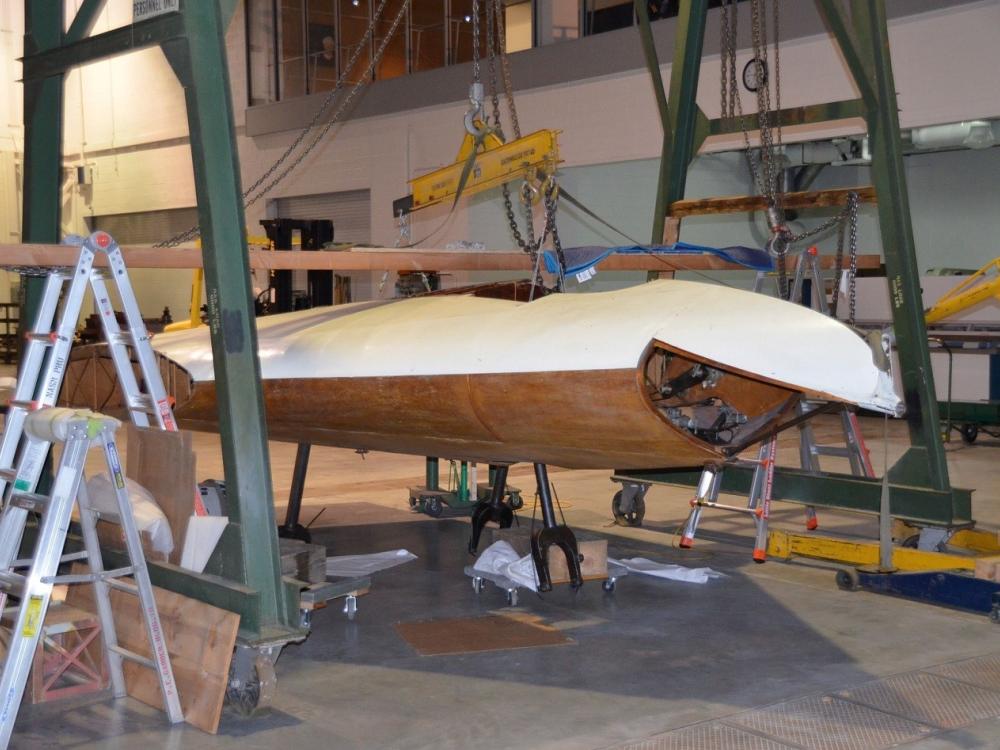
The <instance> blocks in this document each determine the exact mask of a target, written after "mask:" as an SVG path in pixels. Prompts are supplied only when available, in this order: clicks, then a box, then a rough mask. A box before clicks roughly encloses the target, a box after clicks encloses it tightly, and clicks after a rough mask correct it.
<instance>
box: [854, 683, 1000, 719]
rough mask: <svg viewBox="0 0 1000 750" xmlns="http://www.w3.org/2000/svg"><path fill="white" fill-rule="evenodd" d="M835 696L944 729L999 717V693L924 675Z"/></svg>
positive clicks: (863, 687) (877, 684) (859, 688)
mask: <svg viewBox="0 0 1000 750" xmlns="http://www.w3.org/2000/svg"><path fill="white" fill-rule="evenodd" d="M836 695H837V696H839V697H841V698H847V699H849V700H852V701H854V702H856V703H863V704H865V705H866V706H871V707H872V708H876V709H878V710H879V711H886V712H888V713H892V714H896V715H898V716H905V717H906V718H908V719H912V720H913V721H919V722H922V723H924V724H934V725H935V726H938V727H942V728H944V729H955V728H956V727H961V726H965V725H966V724H972V723H973V722H976V721H979V720H980V719H989V718H992V717H994V716H1000V693H998V692H994V691H992V690H986V689H984V688H981V687H975V686H973V685H968V684H965V683H963V682H956V681H955V680H950V679H947V678H945V677H940V676H938V675H935V674H928V673H926V672H912V673H910V674H901V675H896V676H895V677H889V678H886V679H884V680H877V681H875V682H869V683H867V684H865V685H859V686H857V687H852V688H849V689H847V690H840V691H838V692H837V693H836Z"/></svg>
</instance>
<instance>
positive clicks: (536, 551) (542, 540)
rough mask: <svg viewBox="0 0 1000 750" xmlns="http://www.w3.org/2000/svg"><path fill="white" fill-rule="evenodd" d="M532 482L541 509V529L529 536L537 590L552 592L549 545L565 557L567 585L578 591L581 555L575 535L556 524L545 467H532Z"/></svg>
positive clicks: (581, 578)
mask: <svg viewBox="0 0 1000 750" xmlns="http://www.w3.org/2000/svg"><path fill="white" fill-rule="evenodd" d="M535 480H536V481H537V482H538V502H539V504H540V505H541V506H542V528H540V529H535V530H534V531H533V532H532V533H531V556H532V558H533V559H534V561H535V570H536V571H537V572H538V590H539V591H551V590H552V577H551V576H550V575H549V547H551V546H552V545H555V546H557V547H559V548H560V549H561V550H562V551H563V554H564V555H566V567H567V568H569V585H570V586H572V587H573V588H575V589H578V588H580V587H581V586H582V585H583V574H582V573H581V572H580V551H579V549H578V548H577V545H576V535H575V534H573V530H572V529H570V527H569V526H565V525H559V524H558V523H556V512H555V507H554V506H553V505H552V492H551V489H550V487H549V471H548V468H547V467H546V466H545V464H535Z"/></svg>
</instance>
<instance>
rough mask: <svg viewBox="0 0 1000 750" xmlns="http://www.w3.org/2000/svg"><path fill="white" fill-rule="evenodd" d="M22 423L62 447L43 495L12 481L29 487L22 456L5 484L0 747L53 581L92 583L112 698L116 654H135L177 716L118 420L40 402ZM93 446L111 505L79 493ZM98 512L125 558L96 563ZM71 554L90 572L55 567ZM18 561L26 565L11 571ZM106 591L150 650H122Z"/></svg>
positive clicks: (119, 691) (116, 687)
mask: <svg viewBox="0 0 1000 750" xmlns="http://www.w3.org/2000/svg"><path fill="white" fill-rule="evenodd" d="M22 426H23V428H24V432H25V434H26V435H27V436H28V437H29V438H31V439H33V440H35V441H37V443H38V444H39V445H41V444H46V445H47V444H51V443H52V442H60V443H63V450H62V456H61V459H60V462H59V469H58V471H57V473H56V476H55V481H54V483H53V489H52V494H51V495H48V496H45V495H39V494H36V493H34V492H32V491H28V490H26V489H25V490H21V489H18V488H19V487H27V486H29V485H30V484H31V477H32V476H33V473H34V466H33V465H31V464H30V462H28V461H23V462H22V464H21V465H20V466H19V467H18V470H17V476H16V477H15V478H14V490H13V491H12V492H11V493H10V496H9V498H8V500H7V504H6V505H5V507H4V509H3V513H2V514H0V539H2V540H3V541H2V543H0V591H2V594H0V609H2V607H3V604H4V603H5V601H6V599H7V597H8V596H14V597H17V598H18V599H19V600H20V604H19V606H18V611H17V618H16V620H15V625H14V629H13V630H12V631H11V637H10V644H9V646H8V650H7V658H6V661H5V662H4V665H3V670H2V673H0V748H6V747H7V745H8V743H9V742H10V737H11V733H12V731H13V728H14V720H15V718H16V716H17V712H18V708H19V707H20V704H21V699H22V697H23V695H24V688H25V684H26V682H27V680H28V674H29V672H30V670H31V664H32V659H33V658H34V655H35V652H36V649H37V647H38V641H39V639H40V638H41V637H42V625H43V623H44V621H45V614H46V612H47V611H48V607H49V601H50V599H51V596H52V588H53V586H55V585H59V584H80V583H90V584H93V587H94V599H95V602H96V604H97V611H98V616H99V618H100V621H101V634H102V637H103V639H104V647H105V653H106V654H107V657H108V665H109V668H110V669H109V671H110V675H111V685H112V689H113V691H114V695H115V697H117V698H121V697H124V696H125V694H126V692H125V675H124V670H123V662H124V661H126V660H128V661H132V662H136V663H138V664H141V665H143V666H145V667H147V668H149V669H152V670H153V671H155V672H156V675H157V678H158V679H159V684H160V693H161V695H162V697H163V703H164V708H165V710H166V712H167V716H168V718H169V720H170V722H171V723H177V722H180V721H183V720H184V714H183V712H182V710H181V705H180V700H179V698H178V694H177V685H176V683H175V682H174V675H173V670H172V668H171V665H170V656H169V654H168V653H167V647H166V643H165V641H164V636H163V628H162V626H161V623H160V617H159V614H158V612H157V609H156V600H155V598H154V595H153V586H152V583H151V582H150V580H149V571H148V570H147V568H146V560H145V557H144V556H143V552H142V541H141V539H140V537H139V530H138V528H137V527H136V524H135V518H134V517H133V515H132V505H131V502H130V500H129V497H128V489H127V487H126V484H125V477H124V473H123V471H122V467H121V460H120V458H119V455H118V448H117V446H116V445H115V439H114V435H115V431H116V430H117V429H118V427H119V426H120V422H119V421H118V420H116V419H113V418H111V417H106V416H104V415H101V414H96V413H94V412H91V411H88V410H75V409H63V408H58V407H48V408H44V409H40V410H36V411H33V412H32V413H31V414H29V415H28V416H27V418H26V419H25V420H24V422H23V425H22ZM94 444H100V446H101V447H102V449H103V452H104V457H105V460H106V462H107V466H108V472H109V474H110V476H111V484H112V486H113V487H114V490H115V499H116V501H117V503H116V504H117V512H113V513H108V512H105V511H104V510H98V509H96V508H94V507H93V506H92V505H91V503H90V501H89V498H88V497H87V491H86V483H85V482H84V481H83V479H84V467H85V464H86V461H87V453H88V451H89V449H90V447H91V446H92V445H94ZM26 458H30V457H26ZM22 472H24V473H22ZM74 505H78V507H79V516H80V527H81V529H82V531H83V540H84V548H85V551H83V552H73V553H69V554H64V547H65V543H66V537H67V534H68V532H69V524H70V520H71V518H72V513H73V507H74ZM29 513H33V514H36V515H37V516H39V522H38V533H37V538H36V540H35V543H34V552H33V554H32V556H31V557H30V558H26V559H23V560H18V559H15V558H16V557H17V554H18V550H19V549H20V547H21V542H22V537H23V535H24V531H25V527H26V524H27V521H28V514H29ZM99 519H103V520H107V521H113V522H117V523H119V524H120V525H121V527H122V531H123V533H124V538H125V547H126V551H127V552H128V557H129V564H128V565H127V566H125V567H122V568H116V569H114V570H105V568H104V563H103V560H102V557H101V546H100V542H99V541H98V537H97V521H98V520H99ZM75 560H85V561H86V562H87V563H88V564H89V566H90V572H89V573H81V574H75V575H62V576H60V575H58V570H59V566H60V565H61V564H63V563H67V562H71V561H75ZM22 569H26V571H25V572H15V571H18V570H22ZM128 577H130V578H131V580H128ZM111 589H115V590H117V591H121V592H124V593H127V594H131V595H135V596H137V597H138V598H139V603H140V612H141V614H142V619H143V623H144V625H145V628H146V636H147V639H148V642H149V646H150V652H151V654H152V658H147V657H145V656H142V655H141V654H137V653H135V652H133V651H129V650H128V649H125V648H123V647H122V646H120V645H119V644H118V640H117V636H116V633H115V624H114V617H113V614H112V608H111V599H110V590H111Z"/></svg>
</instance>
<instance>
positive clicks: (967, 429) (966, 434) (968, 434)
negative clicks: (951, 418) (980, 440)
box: [958, 424, 979, 445]
mask: <svg viewBox="0 0 1000 750" xmlns="http://www.w3.org/2000/svg"><path fill="white" fill-rule="evenodd" d="M958 432H959V434H961V436H962V442H963V443H965V444H966V445H972V444H973V443H974V442H976V438H977V437H979V427H978V426H976V425H974V424H963V425H962V426H961V427H959V428H958Z"/></svg>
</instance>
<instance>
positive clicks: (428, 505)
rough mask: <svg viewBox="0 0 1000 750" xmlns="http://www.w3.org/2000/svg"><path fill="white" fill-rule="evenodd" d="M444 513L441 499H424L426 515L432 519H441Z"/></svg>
mask: <svg viewBox="0 0 1000 750" xmlns="http://www.w3.org/2000/svg"><path fill="white" fill-rule="evenodd" d="M443 512H444V503H442V502H441V498H439V497H428V498H425V499H424V513H426V514H427V515H429V516H430V517H431V518H440V517H441V514H442V513H443Z"/></svg>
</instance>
